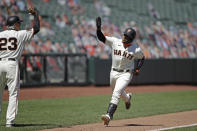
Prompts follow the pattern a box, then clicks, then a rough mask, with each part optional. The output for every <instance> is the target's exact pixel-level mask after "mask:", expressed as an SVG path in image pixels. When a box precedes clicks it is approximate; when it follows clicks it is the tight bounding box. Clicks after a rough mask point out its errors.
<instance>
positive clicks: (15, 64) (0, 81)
mask: <svg viewBox="0 0 197 131" xmlns="http://www.w3.org/2000/svg"><path fill="white" fill-rule="evenodd" d="M28 11H29V13H30V14H32V15H33V16H34V24H33V28H32V29H31V30H20V25H21V22H22V20H20V18H19V17H18V16H9V17H8V19H7V22H6V26H7V29H6V30H5V31H3V32H0V113H1V110H2V97H3V90H4V88H5V86H6V85H7V86H8V91H9V103H8V108H7V114H6V127H12V126H16V124H14V120H15V117H16V115H17V110H18V96H19V88H20V83H19V82H20V77H19V59H20V57H21V55H22V52H23V49H24V46H25V43H26V42H28V41H30V40H31V38H32V37H33V36H34V35H35V34H36V33H38V32H39V30H40V21H39V15H38V12H37V11H36V10H35V9H33V8H30V9H28Z"/></svg>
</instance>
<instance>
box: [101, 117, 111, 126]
mask: <svg viewBox="0 0 197 131" xmlns="http://www.w3.org/2000/svg"><path fill="white" fill-rule="evenodd" d="M101 119H102V120H103V121H104V125H105V126H108V125H109V121H110V116H109V115H108V114H105V115H102V116H101Z"/></svg>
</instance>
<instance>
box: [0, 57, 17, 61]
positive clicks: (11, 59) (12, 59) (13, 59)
mask: <svg viewBox="0 0 197 131" xmlns="http://www.w3.org/2000/svg"><path fill="white" fill-rule="evenodd" d="M3 59H4V58H0V61H2V60H3ZM8 60H9V61H16V59H15V58H8Z"/></svg>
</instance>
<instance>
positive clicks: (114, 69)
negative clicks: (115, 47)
mask: <svg viewBox="0 0 197 131" xmlns="http://www.w3.org/2000/svg"><path fill="white" fill-rule="evenodd" d="M112 70H113V71H117V72H130V70H129V69H126V70H119V69H116V68H112Z"/></svg>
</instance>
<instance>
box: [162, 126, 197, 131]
mask: <svg viewBox="0 0 197 131" xmlns="http://www.w3.org/2000/svg"><path fill="white" fill-rule="evenodd" d="M166 131H197V126H192V127H184V128H177V129H171V130H166Z"/></svg>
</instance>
